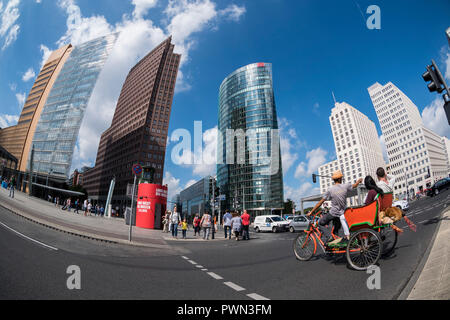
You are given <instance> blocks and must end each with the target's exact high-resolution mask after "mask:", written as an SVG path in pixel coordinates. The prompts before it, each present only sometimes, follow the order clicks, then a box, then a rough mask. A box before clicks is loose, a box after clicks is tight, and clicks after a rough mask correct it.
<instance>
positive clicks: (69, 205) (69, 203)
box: [67, 198, 72, 212]
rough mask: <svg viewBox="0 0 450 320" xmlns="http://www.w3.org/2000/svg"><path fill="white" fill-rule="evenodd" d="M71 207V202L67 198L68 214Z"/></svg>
mask: <svg viewBox="0 0 450 320" xmlns="http://www.w3.org/2000/svg"><path fill="white" fill-rule="evenodd" d="M71 206H72V200H71V199H70V198H69V199H67V212H70V207H71Z"/></svg>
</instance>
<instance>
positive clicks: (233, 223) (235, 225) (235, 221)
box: [231, 212, 242, 241]
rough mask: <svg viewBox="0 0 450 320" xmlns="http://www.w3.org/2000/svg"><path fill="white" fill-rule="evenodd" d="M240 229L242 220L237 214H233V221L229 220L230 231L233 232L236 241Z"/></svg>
mask: <svg viewBox="0 0 450 320" xmlns="http://www.w3.org/2000/svg"><path fill="white" fill-rule="evenodd" d="M241 228H242V219H241V217H240V215H239V213H237V212H233V219H231V229H232V230H233V233H234V236H235V238H236V241H239V234H240V232H241Z"/></svg>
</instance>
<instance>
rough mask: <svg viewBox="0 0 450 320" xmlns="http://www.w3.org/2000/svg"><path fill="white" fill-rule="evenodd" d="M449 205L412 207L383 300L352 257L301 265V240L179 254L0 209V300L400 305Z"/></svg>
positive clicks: (216, 245)
mask: <svg viewBox="0 0 450 320" xmlns="http://www.w3.org/2000/svg"><path fill="white" fill-rule="evenodd" d="M447 203H450V193H449V192H445V193H442V194H440V195H439V196H438V197H435V198H425V199H421V200H419V201H416V202H414V203H412V204H411V208H410V210H409V211H408V215H409V216H410V219H411V220H413V221H414V222H415V223H416V224H417V232H416V233H414V232H411V231H409V229H405V230H406V231H405V232H404V233H403V234H402V235H401V236H400V237H399V241H398V244H397V247H396V250H395V252H394V254H393V255H391V256H390V257H389V258H386V259H381V260H380V262H379V267H380V269H381V289H380V290H369V289H368V288H367V285H366V282H367V279H368V277H369V276H370V275H369V274H367V273H366V272H358V271H354V270H352V269H350V268H349V267H348V266H347V263H346V260H345V257H329V256H326V255H324V254H320V255H318V256H316V257H314V258H313V259H312V260H311V261H308V262H301V261H298V260H296V259H295V257H294V255H293V253H292V241H293V239H294V237H295V234H290V233H277V234H272V233H259V234H254V233H252V234H251V236H253V237H254V239H253V240H251V241H239V242H236V241H235V240H226V241H216V242H212V241H209V242H202V241H200V242H182V241H176V242H175V241H174V242H169V243H170V244H171V245H172V246H174V247H175V246H176V247H177V248H179V249H181V252H182V253H181V254H180V253H179V252H180V251H175V250H160V249H147V248H136V247H129V246H124V245H114V244H106V243H103V242H97V241H92V240H87V239H83V238H79V237H76V236H71V235H68V234H65V233H62V232H57V231H54V230H51V229H48V228H45V227H43V226H40V225H37V224H34V223H31V222H28V221H27V220H24V219H22V218H20V217H18V216H16V215H14V214H12V213H11V212H9V211H7V210H4V209H3V208H1V207H0V243H1V252H0V287H1V290H0V299H87V300H92V299H158V300H166V299H171V300H181V299H189V300H197V299H202V300H210V299H213V300H256V299H263V298H267V299H300V300H304V299H320V300H322V299H394V298H396V297H397V296H398V295H399V294H400V292H401V290H402V289H403V288H404V286H405V285H406V284H407V282H408V280H409V278H410V277H411V276H412V274H413V272H414V270H415V269H416V268H417V266H418V264H419V263H420V260H421V258H422V256H423V255H424V253H425V251H426V249H427V247H428V244H429V243H430V240H431V239H432V237H433V235H434V232H435V229H436V226H437V225H438V218H439V216H440V213H441V212H442V210H443V209H444V205H446V204H447ZM403 225H404V224H403ZM403 225H402V224H400V226H403ZM72 265H75V266H78V267H79V268H80V272H81V290H69V289H68V288H67V280H68V278H69V277H70V276H71V274H68V273H67V269H68V267H69V266H72Z"/></svg>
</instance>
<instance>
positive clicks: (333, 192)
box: [308, 171, 363, 244]
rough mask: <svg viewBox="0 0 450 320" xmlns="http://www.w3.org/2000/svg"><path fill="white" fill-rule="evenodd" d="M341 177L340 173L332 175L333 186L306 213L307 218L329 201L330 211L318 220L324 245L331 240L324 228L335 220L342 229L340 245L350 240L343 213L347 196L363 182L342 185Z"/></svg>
mask: <svg viewBox="0 0 450 320" xmlns="http://www.w3.org/2000/svg"><path fill="white" fill-rule="evenodd" d="M343 177H344V175H343V174H342V172H341V171H336V172H334V173H333V176H332V177H331V179H332V180H333V182H334V185H333V186H332V187H331V188H330V189H329V190H328V191H327V192H326V193H325V194H324V196H323V198H322V200H320V201H319V202H318V203H317V204H316V206H315V207H314V208H313V209H312V210H311V211H310V212H309V213H308V216H310V215H312V214H313V213H314V212H315V211H316V210H317V209H318V208H319V207H320V206H321V205H322V204H323V203H324V202H325V201H331V209H330V210H329V212H328V213H325V214H323V215H322V217H321V218H320V220H319V229H320V231H321V232H322V234H323V235H325V236H326V239H325V243H328V242H329V241H330V240H332V236H331V231H330V230H329V229H328V228H327V227H326V226H327V225H328V224H329V223H330V222H331V221H336V220H337V221H340V222H341V225H342V227H343V229H344V235H345V240H344V239H341V241H340V242H341V244H345V243H346V242H347V241H348V240H349V239H350V231H349V229H348V225H347V222H346V221H345V217H344V212H345V209H346V208H347V194H348V192H350V191H351V190H352V189H355V188H356V187H358V185H359V184H360V183H361V182H362V181H363V180H362V179H359V180H358V181H356V183H355V184H353V185H352V184H351V183H347V184H342V179H343ZM337 221H336V222H337Z"/></svg>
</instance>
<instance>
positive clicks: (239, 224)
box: [223, 210, 250, 241]
mask: <svg viewBox="0 0 450 320" xmlns="http://www.w3.org/2000/svg"><path fill="white" fill-rule="evenodd" d="M223 226H224V228H223V229H224V233H225V239H227V238H228V239H231V236H232V235H233V234H234V238H235V239H236V241H239V237H240V235H242V240H250V230H249V228H250V215H249V214H248V213H247V210H244V213H243V214H242V215H241V214H239V212H237V211H234V212H232V213H230V212H229V211H227V212H226V213H225V214H224V216H223Z"/></svg>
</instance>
